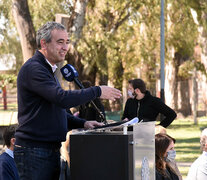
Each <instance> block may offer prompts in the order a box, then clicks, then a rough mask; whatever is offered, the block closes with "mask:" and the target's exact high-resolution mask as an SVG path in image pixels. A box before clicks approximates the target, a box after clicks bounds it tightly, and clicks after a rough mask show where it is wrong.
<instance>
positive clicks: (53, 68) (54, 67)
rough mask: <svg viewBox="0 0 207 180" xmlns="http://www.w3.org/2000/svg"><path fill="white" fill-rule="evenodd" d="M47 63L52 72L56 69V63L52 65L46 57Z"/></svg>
mask: <svg viewBox="0 0 207 180" xmlns="http://www.w3.org/2000/svg"><path fill="white" fill-rule="evenodd" d="M46 61H47V63H48V64H49V65H50V66H51V68H52V72H53V73H54V72H55V71H56V69H57V68H58V67H57V65H56V64H55V65H52V64H51V63H50V62H49V61H48V60H47V59H46Z"/></svg>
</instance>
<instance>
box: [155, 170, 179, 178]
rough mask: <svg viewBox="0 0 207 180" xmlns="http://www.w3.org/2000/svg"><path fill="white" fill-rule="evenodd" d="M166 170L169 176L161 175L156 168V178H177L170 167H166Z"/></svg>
mask: <svg viewBox="0 0 207 180" xmlns="http://www.w3.org/2000/svg"><path fill="white" fill-rule="evenodd" d="M166 172H167V174H168V176H169V177H165V176H163V175H162V174H161V173H160V172H159V171H157V170H156V180H179V178H178V176H177V175H176V174H175V173H174V172H172V171H171V170H170V168H167V169H166Z"/></svg>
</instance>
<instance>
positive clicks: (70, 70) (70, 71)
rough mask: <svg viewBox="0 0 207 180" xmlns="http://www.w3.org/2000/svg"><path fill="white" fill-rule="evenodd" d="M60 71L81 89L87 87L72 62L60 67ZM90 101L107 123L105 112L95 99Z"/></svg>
mask: <svg viewBox="0 0 207 180" xmlns="http://www.w3.org/2000/svg"><path fill="white" fill-rule="evenodd" d="M60 72H61V73H62V75H63V77H64V79H65V80H67V81H69V82H72V81H74V82H75V83H76V85H78V87H79V88H80V89H84V88H85V87H84V86H83V84H82V83H81V82H80V81H79V79H78V72H77V71H76V69H75V68H74V67H73V66H72V65H71V64H66V65H65V66H63V67H62V68H61V69H60ZM90 103H91V104H92V106H93V107H94V108H95V110H96V111H97V112H98V115H99V117H100V118H101V121H102V122H104V123H105V124H107V121H106V118H105V117H104V115H103V113H102V112H101V111H100V110H99V109H98V107H97V106H96V105H95V103H94V102H93V101H90Z"/></svg>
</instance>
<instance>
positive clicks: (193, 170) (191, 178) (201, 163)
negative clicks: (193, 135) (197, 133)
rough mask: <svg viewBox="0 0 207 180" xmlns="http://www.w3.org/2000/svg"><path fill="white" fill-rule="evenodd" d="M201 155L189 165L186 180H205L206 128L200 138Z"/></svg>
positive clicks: (206, 162)
mask: <svg viewBox="0 0 207 180" xmlns="http://www.w3.org/2000/svg"><path fill="white" fill-rule="evenodd" d="M200 145H201V150H202V154H201V155H200V156H199V157H198V158H197V159H196V160H195V161H194V162H193V164H192V165H191V167H190V169H189V171H188V175H187V178H186V180H206V179H207V128H205V129H204V130H203V131H202V133H201V137H200Z"/></svg>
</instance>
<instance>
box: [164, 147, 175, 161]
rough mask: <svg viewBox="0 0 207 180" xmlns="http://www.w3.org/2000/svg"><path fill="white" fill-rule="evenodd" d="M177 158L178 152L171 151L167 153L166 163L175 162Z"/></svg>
mask: <svg viewBox="0 0 207 180" xmlns="http://www.w3.org/2000/svg"><path fill="white" fill-rule="evenodd" d="M175 157H176V151H175V150H170V151H168V152H167V157H166V161H167V162H171V161H174V160H175Z"/></svg>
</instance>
